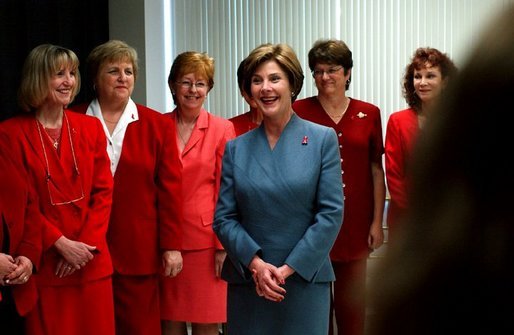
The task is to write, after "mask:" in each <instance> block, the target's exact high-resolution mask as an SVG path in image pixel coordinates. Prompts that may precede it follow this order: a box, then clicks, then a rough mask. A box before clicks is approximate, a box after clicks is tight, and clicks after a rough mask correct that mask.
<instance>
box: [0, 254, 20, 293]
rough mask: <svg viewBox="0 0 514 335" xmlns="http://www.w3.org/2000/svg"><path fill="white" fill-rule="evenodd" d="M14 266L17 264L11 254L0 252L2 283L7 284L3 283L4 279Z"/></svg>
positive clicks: (14, 268) (0, 276)
mask: <svg viewBox="0 0 514 335" xmlns="http://www.w3.org/2000/svg"><path fill="white" fill-rule="evenodd" d="M16 268H17V265H16V263H15V261H14V258H12V256H11V255H8V254H4V253H0V280H2V285H4V284H8V283H5V279H6V277H7V276H8V275H9V274H10V273H12V272H13V271H14V270H16Z"/></svg>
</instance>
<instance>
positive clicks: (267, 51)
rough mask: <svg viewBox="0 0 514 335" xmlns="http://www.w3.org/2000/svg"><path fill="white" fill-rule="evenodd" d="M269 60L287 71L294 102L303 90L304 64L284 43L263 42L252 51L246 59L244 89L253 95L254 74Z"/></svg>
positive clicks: (249, 94)
mask: <svg viewBox="0 0 514 335" xmlns="http://www.w3.org/2000/svg"><path fill="white" fill-rule="evenodd" d="M269 60H274V61H275V62H277V64H278V65H279V66H280V68H281V69H282V70H283V71H284V72H285V73H286V75H287V78H288V79H289V84H290V85H291V93H292V94H291V102H294V101H295V100H296V98H297V97H298V94H299V93H300V91H301V90H302V86H303V79H304V75H303V70H302V66H301V64H300V61H299V60H298V57H296V54H295V52H294V50H293V49H292V48H291V47H290V46H289V45H287V44H284V43H280V44H271V43H266V44H261V45H260V46H258V47H257V48H255V49H253V50H252V52H250V54H249V55H248V57H246V58H245V60H244V65H243V66H244V71H242V73H243V89H244V91H245V92H246V94H248V96H252V93H251V89H250V86H251V82H252V80H251V79H252V76H253V74H254V73H255V71H256V70H257V68H258V67H259V66H260V65H261V64H263V63H265V62H267V61H269Z"/></svg>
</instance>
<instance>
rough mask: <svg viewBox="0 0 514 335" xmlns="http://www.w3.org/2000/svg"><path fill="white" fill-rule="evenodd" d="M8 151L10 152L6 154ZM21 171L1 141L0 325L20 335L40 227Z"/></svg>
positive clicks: (31, 294) (32, 290)
mask: <svg viewBox="0 0 514 335" xmlns="http://www.w3.org/2000/svg"><path fill="white" fill-rule="evenodd" d="M8 151H9V152H8ZM20 172H21V171H20V167H19V166H17V165H15V164H14V163H13V162H12V154H11V153H10V149H9V144H8V142H7V141H3V137H2V138H1V139H0V185H1V187H0V325H1V327H2V329H9V330H10V331H11V332H10V334H14V335H23V334H25V332H24V324H23V318H22V317H21V316H24V315H26V314H27V313H28V312H29V311H30V310H31V309H32V308H33V307H34V306H35V304H36V300H37V291H36V286H35V281H34V280H33V279H32V278H31V275H32V273H33V272H35V267H38V266H39V258H40V256H41V225H40V224H39V217H38V214H37V207H36V206H37V205H36V204H35V202H34V200H35V199H34V195H33V194H32V192H30V189H29V184H28V183H27V180H26V179H25V178H24V177H23V176H22V173H20Z"/></svg>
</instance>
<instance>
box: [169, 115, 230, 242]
mask: <svg viewBox="0 0 514 335" xmlns="http://www.w3.org/2000/svg"><path fill="white" fill-rule="evenodd" d="M167 115H169V116H171V120H173V124H175V122H176V112H175V111H173V112H172V113H168V114H167ZM234 137H235V133H234V126H233V125H232V123H231V122H230V121H228V120H226V119H223V118H221V117H218V116H215V115H212V114H210V113H209V112H207V111H206V110H204V109H202V111H201V112H200V115H199V116H198V120H197V121H196V126H195V128H194V129H193V132H192V134H191V137H190V138H189V141H188V142H187V145H186V147H185V148H184V151H183V152H182V155H181V159H182V166H183V170H182V178H183V179H182V183H183V196H184V198H183V203H182V204H183V207H182V208H183V212H184V221H183V229H182V232H183V241H182V248H183V249H184V250H199V249H206V248H216V249H223V247H222V246H221V243H220V242H219V241H218V238H217V237H216V235H215V234H214V231H213V230H212V222H213V220H214V209H215V206H216V201H217V200H218V192H219V189H220V178H221V160H222V157H223V153H224V152H225V144H226V143H227V141H228V140H230V139H232V138H234Z"/></svg>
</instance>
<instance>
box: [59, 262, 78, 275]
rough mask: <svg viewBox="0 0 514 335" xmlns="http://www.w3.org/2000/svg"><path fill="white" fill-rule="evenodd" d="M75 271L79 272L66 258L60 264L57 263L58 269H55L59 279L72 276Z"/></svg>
mask: <svg viewBox="0 0 514 335" xmlns="http://www.w3.org/2000/svg"><path fill="white" fill-rule="evenodd" d="M75 271H77V269H76V268H75V267H73V266H72V265H71V264H70V263H68V262H67V261H66V260H65V259H64V258H61V259H60V260H59V262H57V267H56V268H55V275H56V276H58V277H59V278H62V277H66V276H69V275H71V274H72V273H74V272H75Z"/></svg>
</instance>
